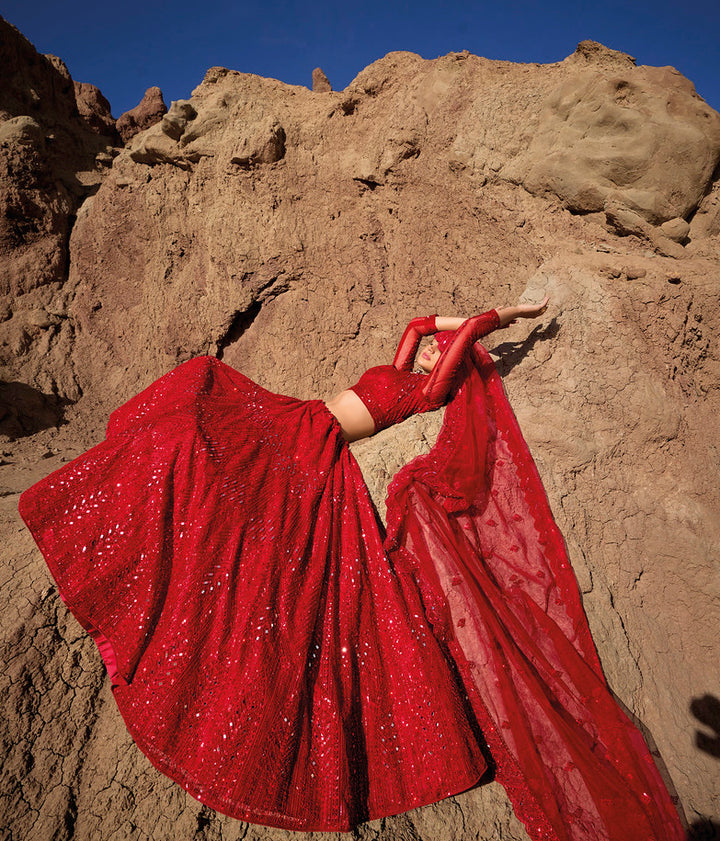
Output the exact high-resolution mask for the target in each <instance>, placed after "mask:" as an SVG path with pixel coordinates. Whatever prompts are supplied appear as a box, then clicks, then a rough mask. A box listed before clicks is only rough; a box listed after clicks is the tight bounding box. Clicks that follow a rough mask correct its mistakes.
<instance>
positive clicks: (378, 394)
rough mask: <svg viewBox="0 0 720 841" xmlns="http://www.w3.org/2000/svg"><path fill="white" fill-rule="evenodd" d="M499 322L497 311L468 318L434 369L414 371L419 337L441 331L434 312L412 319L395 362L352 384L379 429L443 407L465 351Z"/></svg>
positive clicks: (363, 376)
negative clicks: (427, 371)
mask: <svg viewBox="0 0 720 841" xmlns="http://www.w3.org/2000/svg"><path fill="white" fill-rule="evenodd" d="M499 326H500V316H499V315H498V313H497V310H490V311H489V312H485V313H483V314H482V315H476V316H474V317H473V318H468V319H467V321H465V322H463V324H462V325H461V326H460V328H459V329H458V330H457V331H456V332H455V336H454V337H453V340H452V341H451V343H450V344H449V345H448V346H447V347H446V348H445V349H444V350H443V352H442V355H441V356H440V358H439V359H438V361H437V363H436V364H435V367H434V368H433V370H432V373H430V374H415V373H413V372H412V367H413V363H414V361H415V354H416V353H417V349H418V345H419V344H420V339H421V338H422V337H423V336H429V335H431V334H432V333H437V332H438V331H437V327H436V324H435V316H434V315H430V316H427V317H424V318H423V317H419V318H413V320H412V321H411V322H410V323H409V324H408V326H407V328H406V329H405V332H404V333H403V336H402V339H400V344H399V345H398V349H397V352H396V354H395V360H394V361H393V364H392V365H377V366H376V367H374V368H370V369H369V370H367V371H365V373H364V374H363V375H362V377H360V379H359V381H358V382H357V383H356V384H355V385H354V386H351V388H350V391H354V392H355V394H357V396H358V397H359V398H360V399H361V400H362V402H363V403H364V404H365V407H366V408H367V410H368V411H369V412H370V415H371V416H372V419H373V421H374V422H375V432H378V431H379V430H381V429H386V428H387V427H388V426H392V425H393V424H396V423H400V421H404V420H405V419H406V418H409V417H410V415H414V414H418V413H420V412H427V411H429V410H430V409H438V408H439V407H440V406H442V405H443V404H444V403H445V402H446V400H447V398H448V395H449V393H450V387H451V386H452V381H453V377H454V376H455V373H456V372H457V369H458V368H459V367H460V363H461V362H462V359H463V356H464V355H465V353H466V352H467V351H468V349H469V348H470V347H472V345H473V344H475V342H476V341H477V340H478V339H479V338H480V337H481V336H486V335H487V334H488V333H491V332H492V331H493V330H496V329H497V328H498V327H499Z"/></svg>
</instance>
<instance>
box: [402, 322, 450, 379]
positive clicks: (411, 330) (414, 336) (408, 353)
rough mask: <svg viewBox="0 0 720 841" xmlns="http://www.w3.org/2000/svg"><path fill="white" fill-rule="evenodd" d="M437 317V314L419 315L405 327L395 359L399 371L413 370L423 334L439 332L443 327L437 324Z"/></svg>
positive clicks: (429, 334) (428, 334)
mask: <svg viewBox="0 0 720 841" xmlns="http://www.w3.org/2000/svg"><path fill="white" fill-rule="evenodd" d="M436 319H437V316H435V315H428V316H424V317H423V316H419V317H418V318H413V320H412V321H411V322H410V323H409V324H408V326H407V327H406V328H405V332H404V333H403V334H402V338H401V339H400V344H399V345H398V349H397V351H396V352H395V359H394V360H393V366H394V367H395V368H397V369H398V371H412V367H413V365H414V364H415V354H416V353H417V349H418V345H419V344H420V339H422V337H423V336H431V335H432V334H433V333H437V331H438V330H440V329H442V328H440V327H438V326H437V325H436V323H435V321H436Z"/></svg>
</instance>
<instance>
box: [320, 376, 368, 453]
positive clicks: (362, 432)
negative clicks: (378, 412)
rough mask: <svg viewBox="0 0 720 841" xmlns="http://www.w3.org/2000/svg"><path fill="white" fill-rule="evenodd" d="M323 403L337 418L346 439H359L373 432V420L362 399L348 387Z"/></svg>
mask: <svg viewBox="0 0 720 841" xmlns="http://www.w3.org/2000/svg"><path fill="white" fill-rule="evenodd" d="M325 405H326V406H327V407H328V409H329V410H330V412H332V414H333V415H335V417H336V418H337V421H338V423H339V424H340V427H341V429H342V433H343V438H344V439H345V440H346V441H359V440H360V439H361V438H369V437H370V436H371V435H373V434H374V433H375V421H374V420H373V418H372V415H371V414H370V412H369V411H368V410H367V407H366V406H365V404H364V403H363V402H362V400H361V399H360V398H359V397H358V396H357V394H355V392H354V391H351V390H350V389H349V388H348V389H345V391H341V392H340V394H336V395H335V397H333V398H332V399H331V400H326V401H325Z"/></svg>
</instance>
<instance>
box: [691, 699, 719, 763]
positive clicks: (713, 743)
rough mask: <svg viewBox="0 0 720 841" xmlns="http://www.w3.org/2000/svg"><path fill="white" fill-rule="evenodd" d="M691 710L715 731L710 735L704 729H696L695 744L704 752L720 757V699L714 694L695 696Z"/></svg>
mask: <svg viewBox="0 0 720 841" xmlns="http://www.w3.org/2000/svg"><path fill="white" fill-rule="evenodd" d="M690 712H691V713H692V714H693V715H694V716H695V718H696V719H697V720H698V721H699V722H700V724H704V725H705V726H706V727H707V728H708V729H710V730H712V733H713V735H708V733H707V732H706V731H704V730H696V731H695V746H696V747H697V748H698V750H701V751H702V752H703V753H708V754H710V756H714V757H715V758H716V759H720V700H718V699H717V698H716V697H715V696H714V695H703V696H702V697H701V698H693V699H692V701H691V702H690Z"/></svg>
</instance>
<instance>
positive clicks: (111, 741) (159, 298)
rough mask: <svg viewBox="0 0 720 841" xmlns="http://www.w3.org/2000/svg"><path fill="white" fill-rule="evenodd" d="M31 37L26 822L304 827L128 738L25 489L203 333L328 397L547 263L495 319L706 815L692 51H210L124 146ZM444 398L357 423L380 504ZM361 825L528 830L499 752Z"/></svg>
mask: <svg viewBox="0 0 720 841" xmlns="http://www.w3.org/2000/svg"><path fill="white" fill-rule="evenodd" d="M3 26H7V25H6V24H3ZM11 34H12V33H11ZM3 35H4V32H3ZM13 37H14V38H15V41H13V42H12V43H13V47H12V50H13V51H14V52H13V61H15V65H12V66H14V67H15V68H16V71H14V72H15V75H14V76H13V77H12V78H13V80H14V81H13V85H12V86H11V88H12V92H11V93H2V94H0V166H2V167H3V170H2V187H1V189H2V202H3V208H4V212H3V216H2V222H1V223H0V224H2V228H1V229H0V271H1V272H2V274H0V277H2V282H3V284H4V292H5V295H6V300H5V303H4V304H3V312H2V317H3V323H2V324H0V328H1V329H2V331H3V332H2V333H1V334H0V341H2V343H3V345H2V347H3V351H4V353H5V356H4V358H3V364H4V372H5V373H4V377H3V379H4V380H5V384H4V385H3V387H2V389H3V390H2V391H0V399H2V400H4V401H5V406H4V412H5V415H4V417H0V424H2V430H3V432H4V433H5V443H4V445H3V463H2V464H0V470H1V471H2V472H1V473H0V483H2V485H3V487H4V491H3V493H4V496H3V498H2V499H1V500H0V503H2V505H1V507H0V517H1V519H2V529H3V532H2V533H3V536H4V540H3V542H2V545H3V546H4V547H5V548H4V549H3V550H2V551H3V560H4V569H5V570H6V572H5V580H6V582H7V583H6V587H5V589H4V593H5V598H6V604H5V605H4V606H3V624H2V628H3V634H4V637H3V639H4V644H5V662H6V666H5V667H4V669H3V671H2V676H1V677H0V686H1V687H2V690H1V693H0V697H1V698H2V699H3V702H4V709H5V710H8V711H9V713H6V716H5V728H6V731H5V733H4V734H3V745H4V747H5V755H6V761H5V770H6V779H8V780H9V782H8V783H7V785H6V791H4V792H0V798H1V799H0V803H1V804H2V805H0V814H1V817H0V823H1V824H2V825H4V826H7V827H9V831H10V833H11V834H12V835H13V837H17V838H23V837H26V838H30V837H33V838H50V837H53V838H58V839H62V838H75V839H90V838H92V839H103V838H105V837H108V838H109V837H110V836H111V835H113V834H115V836H116V837H118V834H122V836H123V837H124V838H137V839H140V838H152V839H165V838H168V837H171V836H172V837H181V836H182V837H185V836H187V837H190V836H192V837H195V838H210V837H220V836H221V835H222V837H224V838H225V837H227V838H235V837H245V838H253V839H261V838H263V839H264V838H274V837H278V838H280V837H286V833H282V832H279V831H278V832H273V831H269V830H265V829H262V828H259V827H250V828H249V829H248V828H247V827H246V826H245V825H243V824H240V823H238V822H236V821H233V820H231V819H229V818H225V817H223V816H221V815H218V814H216V813H214V812H213V811H212V810H210V809H208V808H206V807H203V806H201V805H200V804H199V803H197V802H196V801H194V800H193V799H192V798H191V797H189V796H188V795H186V794H185V792H183V791H182V790H181V789H180V788H179V787H178V786H176V785H175V784H174V783H172V782H170V781H169V780H167V779H166V778H165V777H163V776H162V775H161V774H159V773H158V772H156V771H155V770H154V769H153V768H152V766H150V764H149V762H148V761H147V760H146V759H145V758H144V756H143V755H142V754H141V753H140V751H139V750H137V749H136V748H135V747H134V746H133V744H132V741H131V740H130V738H129V736H128V735H127V733H126V731H125V729H124V725H123V723H122V721H121V719H120V716H119V713H118V711H117V709H116V707H115V706H114V704H113V703H112V698H111V692H110V689H109V681H108V680H107V678H106V676H105V673H104V668H103V666H102V662H101V660H100V657H99V654H98V653H97V651H96V650H95V648H94V644H93V643H92V641H91V640H90V639H89V638H88V637H87V636H86V635H85V634H84V632H83V631H82V629H81V628H80V626H79V625H78V624H77V622H76V621H75V620H74V619H73V618H72V616H71V615H70V614H68V612H67V610H66V608H65V607H64V605H63V603H62V601H61V599H60V598H59V596H58V593H57V589H56V588H55V586H54V583H53V581H52V578H51V576H50V574H49V572H48V570H47V569H46V567H45V565H44V562H43V560H42V558H41V557H40V555H39V553H38V551H37V549H36V548H35V546H34V544H33V542H32V539H31V538H30V536H29V534H28V533H27V531H26V530H25V529H24V528H23V526H22V523H21V522H20V520H19V518H18V515H17V498H18V494H19V492H21V491H22V490H23V489H24V488H25V487H27V486H28V485H29V484H31V483H32V482H33V481H35V480H36V479H38V478H40V477H41V476H43V475H46V474H47V473H48V472H50V471H51V470H52V469H54V468H56V467H58V466H59V465H60V464H62V463H63V462H64V461H67V460H68V459H69V458H72V457H73V456H74V455H76V454H78V453H79V452H81V451H82V450H83V449H84V448H86V447H88V446H90V445H92V444H93V443H96V442H97V441H99V440H100V439H101V438H102V435H103V427H104V424H105V422H106V419H107V416H108V414H109V412H110V411H111V410H112V409H113V408H115V407H116V406H118V405H119V404H120V403H122V402H123V401H124V400H126V399H127V398H128V397H130V396H131V395H133V394H135V393H136V392H138V391H139V390H140V389H142V388H143V387H144V386H146V385H148V384H149V383H150V382H151V381H152V380H153V379H155V378H156V377H158V376H160V375H161V374H163V373H164V372H166V371H167V370H169V369H170V368H171V367H172V366H174V365H176V364H177V363H178V362H181V361H183V360H185V359H188V358H190V357H192V356H194V355H196V354H201V353H210V354H214V355H217V356H218V357H221V358H223V359H224V361H226V362H227V363H229V364H230V365H233V366H235V367H237V368H239V369H241V370H243V371H244V372H245V373H247V374H248V375H249V376H250V377H252V378H253V379H255V380H256V381H257V382H259V383H261V384H262V385H264V386H265V387H267V388H269V389H271V390H273V391H281V392H284V393H287V394H293V395H295V396H298V397H311V396H326V395H328V396H329V395H330V394H332V393H333V392H334V391H336V390H338V389H340V388H342V387H345V386H347V385H348V384H349V383H351V382H353V381H354V380H355V379H356V378H357V377H358V375H359V374H360V373H361V372H362V371H363V370H364V369H365V368H367V367H368V366H370V365H373V364H378V363H381V362H384V361H387V360H388V359H391V358H392V354H393V351H394V346H395V343H396V342H397V340H398V338H399V335H400V334H401V332H402V329H403V328H404V326H405V323H406V321H407V320H408V319H409V318H410V317H412V316H413V315H416V314H418V313H421V314H422V313H428V312H440V313H443V314H467V315H470V314H472V313H475V312H478V311H480V310H483V309H485V308H488V307H490V306H493V305H502V304H504V303H511V302H514V301H516V300H518V299H522V298H528V299H537V298H538V297H539V296H540V295H541V293H542V291H543V290H546V291H547V292H548V293H549V294H550V296H551V309H550V311H549V312H548V315H547V317H546V319H545V320H544V322H543V323H540V324H537V325H532V324H531V325H529V326H528V324H527V323H521V324H520V325H518V326H516V327H512V328H510V329H509V330H508V331H502V332H501V333H498V334H496V335H493V336H490V337H488V341H487V346H488V347H490V348H491V350H492V351H493V352H494V354H495V355H496V357H497V359H498V365H499V368H500V371H501V373H502V374H503V375H504V378H505V384H506V387H507V390H508V392H509V394H510V398H511V401H512V403H513V405H514V406H515V408H516V412H517V414H518V418H519V420H520V424H521V426H522V428H523V430H524V432H525V435H526V438H527V440H528V442H529V444H530V446H531V449H532V451H533V453H534V455H535V457H536V460H537V463H538V467H539V469H540V472H541V475H542V477H543V480H544V481H545V484H546V487H547V491H548V495H549V498H550V502H551V505H552V507H553V510H554V512H555V514H556V518H557V520H558V523H559V525H560V527H561V529H562V531H563V533H564V534H565V535H566V539H567V543H568V547H569V550H570V555H571V559H572V561H573V564H574V566H575V569H576V573H577V576H578V580H579V582H580V586H581V588H582V592H583V597H584V602H585V606H586V610H587V613H588V616H589V620H590V624H591V628H592V630H593V633H594V636H595V639H596V642H597V645H598V649H599V652H600V655H601V658H602V660H603V664H604V666H605V669H606V673H607V676H608V680H609V682H610V684H611V686H612V687H613V689H614V690H615V692H616V693H617V695H618V696H619V698H620V699H621V700H622V701H623V702H624V703H625V704H626V705H627V707H628V708H629V709H630V710H631V712H632V713H633V714H634V715H636V716H637V717H638V718H639V720H640V721H641V722H642V723H643V725H644V726H645V727H646V728H647V732H648V733H649V735H650V736H651V737H652V739H654V742H655V743H656V744H657V748H658V751H659V754H660V756H661V757H662V762H663V763H664V765H665V767H666V769H667V772H668V774H669V779H670V781H671V785H672V786H674V788H675V789H676V791H677V794H678V796H679V798H680V800H681V802H682V804H683V806H684V809H685V811H686V814H687V817H688V820H689V822H690V823H691V824H693V825H694V826H695V828H696V837H703V836H702V832H709V829H708V828H709V827H711V820H712V819H713V818H714V819H715V820H717V819H718V815H720V804H719V802H718V798H719V796H720V792H719V791H718V786H717V783H716V782H714V781H716V780H717V777H718V759H717V755H716V754H714V753H713V750H712V749H711V746H712V745H713V744H714V742H713V739H716V738H717V736H718V733H717V732H714V731H713V728H715V729H716V730H717V729H718V723H717V718H716V716H715V717H713V714H712V711H713V710H714V709H715V706H714V703H715V701H716V700H717V698H718V696H720V688H719V687H718V685H717V677H716V675H717V657H718V643H717V638H716V637H717V633H716V628H717V624H718V606H717V605H718V598H717V597H718V592H719V589H720V588H719V585H718V574H717V570H716V568H715V567H714V562H715V559H716V557H717V553H718V545H719V541H720V517H719V516H718V512H719V509H720V499H719V496H720V493H719V491H718V488H719V487H720V483H719V482H718V475H719V473H720V464H719V463H718V460H717V458H716V456H715V454H716V452H717V416H718V414H719V413H720V394H719V392H718V382H719V380H720V376H719V375H720V357H719V354H718V334H719V332H720V313H718V308H717V290H718V281H719V279H720V278H719V272H720V185H719V184H718V169H717V168H718V161H719V160H720V115H718V114H717V113H716V112H715V111H713V110H712V109H711V108H709V107H708V106H707V105H706V104H705V103H704V102H703V101H702V100H701V99H700V98H699V97H698V96H697V95H696V94H695V92H694V89H693V87H692V85H691V84H690V83H689V82H688V81H687V80H685V79H683V77H681V76H680V75H679V74H678V73H677V72H676V71H674V70H672V69H671V68H649V67H636V66H635V63H634V61H633V60H632V59H631V58H630V57H629V56H626V55H624V54H622V53H617V52H614V51H612V50H608V49H606V48H604V47H602V46H601V45H597V44H592V43H589V42H584V43H583V44H581V45H580V47H579V48H578V51H577V52H576V53H575V54H573V55H571V56H570V57H569V58H568V59H566V60H565V61H562V62H559V63H556V64H550V65H521V64H513V63H510V62H502V61H490V60H487V59H483V58H478V57H476V56H473V55H470V54H468V53H451V54H449V55H447V56H444V57H442V58H438V59H436V60H433V61H425V60H423V59H421V58H420V57H419V56H416V55H413V54H411V53H391V54H389V55H388V56H386V57H385V58H383V59H381V60H379V61H377V62H375V63H374V64H372V65H370V66H369V67H368V68H366V69H365V70H364V71H363V72H362V73H360V74H359V76H358V77H357V78H356V79H355V80H354V81H353V82H352V83H351V84H350V85H349V86H348V87H347V88H346V89H345V90H343V91H340V92H332V91H328V92H326V93H325V94H324V95H323V96H318V95H317V94H316V93H313V92H312V91H310V90H309V89H308V88H304V87H298V86H290V85H285V84H282V83H281V82H278V81H275V80H272V79H263V78H260V77H258V76H253V75H250V74H242V73H237V72H234V71H231V70H226V69H224V68H211V69H210V70H209V71H208V73H207V75H206V77H205V79H204V81H203V83H202V84H201V85H200V86H199V87H198V88H196V90H195V91H193V93H192V96H191V98H190V99H188V100H183V101H180V102H175V103H173V104H172V106H171V108H170V110H169V111H168V113H167V114H165V115H164V116H163V117H162V119H161V120H160V122H158V123H157V124H155V125H153V126H151V127H150V128H148V129H146V130H145V131H141V132H140V133H139V134H137V135H136V136H134V137H133V138H132V139H131V140H130V141H129V142H128V145H127V146H126V148H124V149H122V150H110V151H108V150H107V148H106V147H105V146H103V143H106V141H104V140H103V138H102V137H101V135H98V134H93V133H92V132H91V131H90V129H89V128H88V126H87V123H86V122H85V121H84V120H83V118H82V117H81V116H80V114H79V113H78V111H77V106H76V105H75V98H74V92H73V85H72V81H71V80H70V79H69V77H67V78H66V77H65V76H64V75H63V73H62V71H61V70H59V69H58V66H57V64H53V63H52V62H51V61H50V60H49V59H46V58H45V57H42V56H37V54H36V53H34V51H32V48H31V47H30V46H29V45H28V44H27V42H26V41H24V39H22V38H21V36H19V35H18V34H17V33H15V35H14V36H13ZM8 43H9V41H8ZM3 44H5V38H4V37H3ZM5 66H6V64H5V56H3V67H5ZM8 66H10V65H8ZM3 72H5V71H3ZM48 79H49V80H51V81H50V82H48V81H46V80H48ZM43 85H47V88H42V86H43ZM41 89H42V91H44V90H46V89H47V91H50V92H52V95H50V93H47V94H46V93H42V92H40V93H39V91H41ZM33 91H35V93H34V94H33ZM53 109H54V110H53ZM61 112H62V113H61ZM53 121H54V122H53ZM51 124H52V125H54V128H53V129H52V134H53V137H54V139H53V140H50V139H49V137H50V132H51V128H50V126H51ZM70 137H73V138H79V139H81V140H82V142H78V151H77V152H75V153H74V154H76V157H75V158H74V159H72V164H70V163H66V164H65V165H64V168H63V164H62V160H63V156H62V155H57V154H56V153H55V151H54V150H55V148H56V147H57V144H66V143H67V140H66V138H70ZM118 151H119V153H118ZM98 152H99V153H100V156H99V157H98ZM112 155H115V157H114V159H113V157H112ZM83 156H84V157H83ZM110 163H112V166H111V167H108V166H107V165H108V164H110ZM660 163H662V166H660ZM73 167H75V168H74V169H73ZM82 173H91V174H92V178H91V177H90V175H83V178H84V182H83V181H82V179H81V178H80V174H82ZM71 175H72V177H70V176H71ZM61 176H64V177H65V178H66V181H68V183H67V184H66V183H65V181H63V180H62V178H61ZM73 178H75V181H76V182H80V185H79V186H78V184H77V183H75V185H74V186H75V189H74V191H73V189H71V187H73ZM98 183H99V189H97V191H96V192H94V188H95V187H96V186H97V184H98ZM56 184H60V185H61V186H55V185H56ZM90 185H92V188H91V186H90ZM93 192H94V194H92V193H93ZM68 238H69V243H68ZM441 414H442V413H441V412H436V413H430V414H427V415H423V416H418V417H415V418H413V419H411V420H409V421H407V422H406V423H405V424H403V425H402V426H400V427H396V428H394V429H391V430H387V431H385V432H383V433H381V434H379V435H377V436H375V437H374V438H372V439H369V440H367V441H364V442H360V443H358V444H356V445H353V449H354V452H355V454H356V456H357V457H358V459H359V461H360V463H361V466H362V468H363V471H364V473H365V476H366V478H367V481H368V484H369V486H370V488H371V490H372V492H373V494H374V497H375V499H376V501H377V503H378V507H379V508H380V509H381V510H382V499H383V497H384V489H385V487H386V485H387V482H388V480H389V478H390V477H391V475H392V474H393V472H394V471H395V470H396V469H397V468H398V467H399V466H400V464H402V463H403V462H405V461H407V460H409V459H410V458H411V457H412V456H413V455H415V454H416V453H418V452H422V451H423V450H425V449H426V448H427V447H428V445H429V443H430V442H431V441H432V440H433V438H434V436H435V435H436V434H437V430H438V428H439V425H440V422H441ZM708 711H709V712H708ZM708 746H710V747H708ZM108 817H111V819H112V820H110V821H109V820H108ZM361 834H362V835H363V837H365V836H366V835H367V837H370V835H372V836H373V837H377V838H385V839H391V838H398V837H405V836H407V837H412V838H420V839H422V838H426V839H430V838H436V837H443V838H444V839H448V841H452V839H458V841H460V839H465V838H469V837H476V836H477V837H480V838H482V837H488V838H489V837H492V838H495V839H518V841H519V839H522V838H525V837H526V836H525V834H524V832H523V830H522V827H521V826H520V825H519V824H518V823H517V821H516V820H515V819H514V818H513V817H512V813H511V810H510V808H509V806H508V804H507V801H506V799H505V797H504V795H503V793H502V791H501V790H499V788H498V787H497V786H496V785H494V784H490V785H485V786H482V787H480V788H478V789H475V790H473V791H470V792H467V793H466V794H464V795H462V796H459V797H455V798H451V799H449V800H446V801H443V802H442V803H440V804H436V805H434V806H429V807H425V808H424V809H420V810H415V811H413V812H410V813H408V814H406V815H402V816H398V817H397V818H393V819H388V820H386V821H378V822H377V823H376V824H373V825H370V826H368V827H367V828H365V829H363V830H362V832H361ZM326 835H327V837H328V838H329V837H330V835H331V834H326ZM333 837H334V836H333ZM704 837H709V836H707V835H705V836H704Z"/></svg>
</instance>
